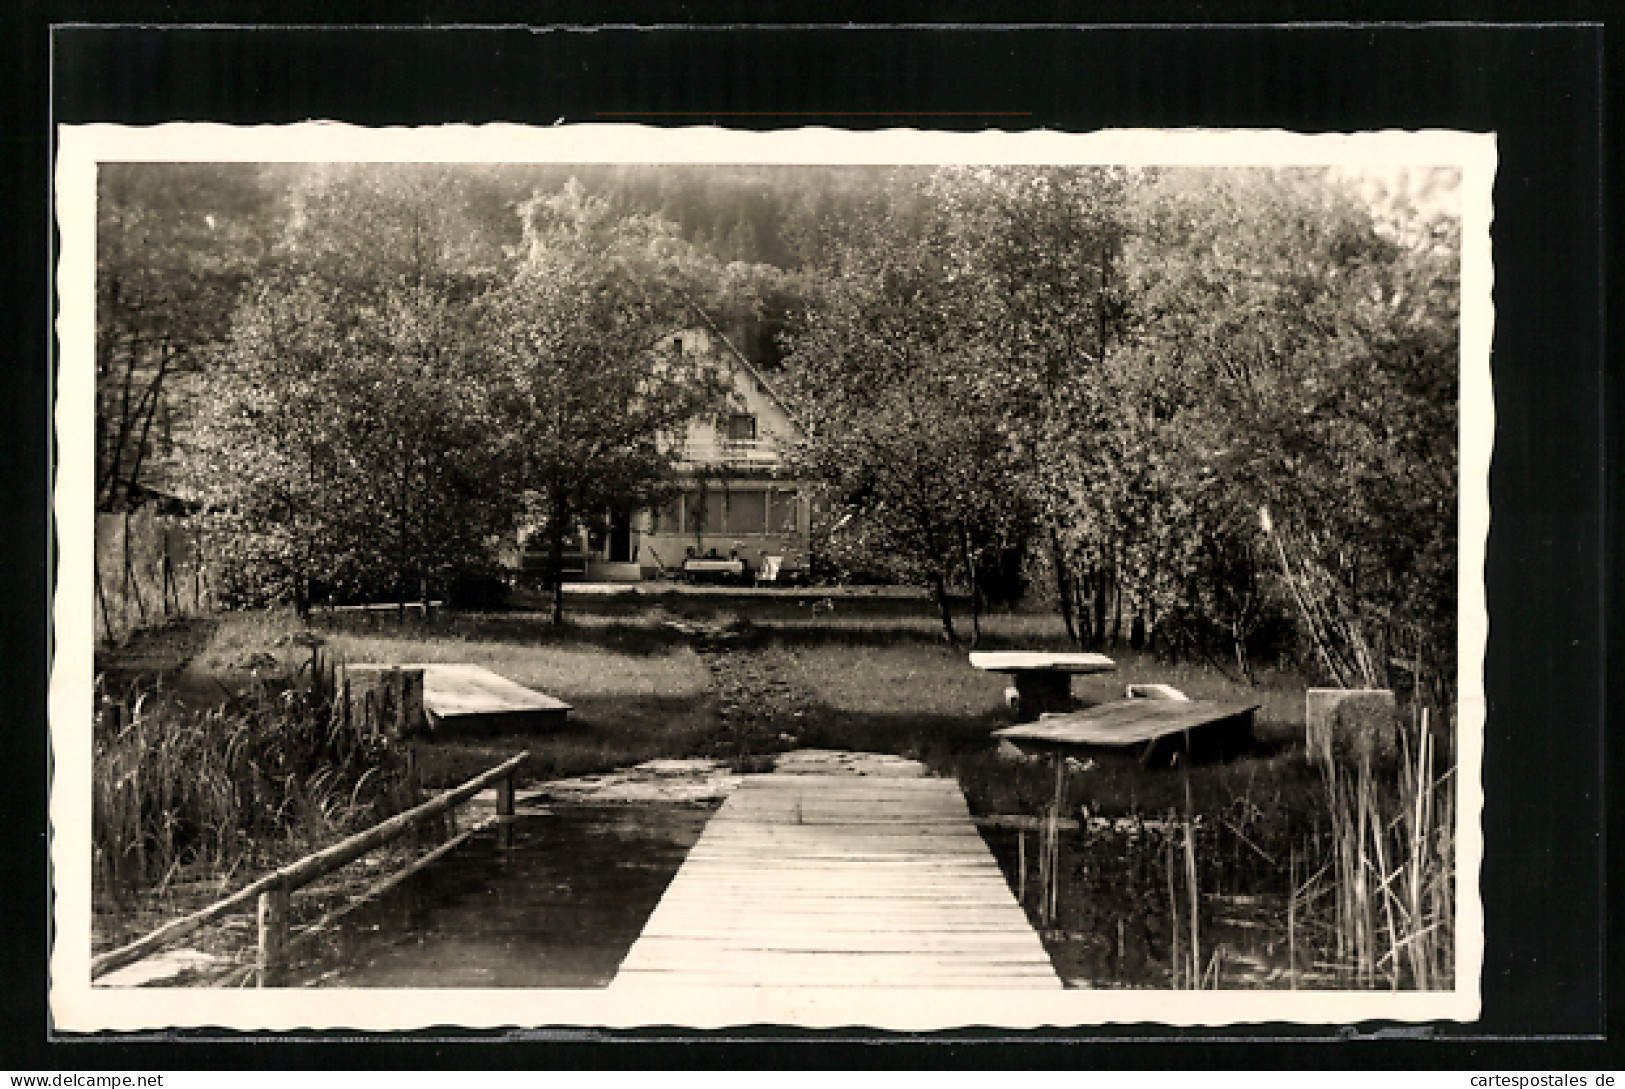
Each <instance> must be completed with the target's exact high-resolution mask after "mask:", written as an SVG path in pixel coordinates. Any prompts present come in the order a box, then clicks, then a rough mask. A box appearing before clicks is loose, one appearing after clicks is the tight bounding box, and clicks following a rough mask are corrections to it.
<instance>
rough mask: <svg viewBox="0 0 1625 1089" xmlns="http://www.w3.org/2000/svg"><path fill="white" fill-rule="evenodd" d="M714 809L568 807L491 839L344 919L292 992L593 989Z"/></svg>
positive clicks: (490, 834) (299, 971)
mask: <svg viewBox="0 0 1625 1089" xmlns="http://www.w3.org/2000/svg"><path fill="white" fill-rule="evenodd" d="M714 808H715V807H714V806H702V805H684V806H675V805H669V804H667V805H634V804H618V805H565V806H553V807H550V808H549V810H548V811H546V812H540V813H531V814H523V813H522V814H521V815H520V816H519V817H517V818H516V819H515V820H514V822H513V824H512V826H511V827H512V846H511V847H504V846H503V845H502V844H501V843H499V841H498V834H497V831H496V830H495V829H487V830H485V831H482V832H480V833H478V834H477V835H475V836H473V837H471V838H470V840H469V841H468V842H467V843H465V844H463V845H462V846H461V847H459V848H458V849H457V850H456V851H453V852H452V853H451V854H450V855H449V856H448V857H447V858H445V859H443V860H441V861H440V862H438V863H436V864H435V865H433V866H430V867H429V868H428V869H426V870H425V871H424V872H422V873H419V874H417V875H415V876H414V877H413V878H412V879H410V880H409V881H407V882H406V883H405V884H404V885H402V886H401V887H400V888H399V889H396V890H394V891H393V892H391V893H390V894H388V895H387V896H385V897H384V898H383V899H382V900H381V901H380V902H379V903H377V904H375V905H372V906H370V907H367V908H364V909H362V910H360V911H357V912H356V913H355V914H353V915H351V916H350V917H349V918H348V919H346V920H345V921H344V923H343V925H342V927H341V928H340V932H338V933H336V934H334V935H331V936H329V937H326V938H324V939H323V940H322V943H321V944H320V945H319V946H318V947H317V948H314V949H312V950H311V952H310V953H309V954H308V955H307V960H306V961H305V963H303V964H301V965H298V966H296V967H295V968H294V969H293V971H292V972H291V974H290V977H289V979H288V985H290V986H296V987H297V986H320V987H603V986H606V985H607V984H608V983H609V982H610V980H611V979H613V978H614V977H615V972H616V970H617V969H618V968H619V967H620V963H621V960H622V959H623V958H624V957H625V956H626V952H627V950H628V949H630V948H631V946H632V943H633V942H634V941H635V940H636V939H637V937H638V934H639V932H640V931H641V930H642V929H643V924H644V923H645V921H647V919H648V917H649V914H650V913H651V912H652V911H653V910H654V908H655V905H656V904H657V903H658V902H659V900H660V897H661V894H662V893H664V892H665V890H666V886H667V885H668V884H669V883H670V882H671V879H672V876H673V875H674V874H676V872H677V869H678V867H679V866H681V865H682V862H683V859H684V858H685V857H686V856H687V854H688V849H689V848H690V847H691V846H693V844H694V841H695V840H697V839H699V836H700V833H701V832H702V831H703V830H704V828H705V824H706V821H708V820H709V819H710V816H711V813H712V812H713V810H714Z"/></svg>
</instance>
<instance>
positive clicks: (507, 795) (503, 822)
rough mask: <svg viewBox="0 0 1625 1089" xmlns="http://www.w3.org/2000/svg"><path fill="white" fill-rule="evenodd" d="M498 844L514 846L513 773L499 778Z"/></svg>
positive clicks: (502, 846)
mask: <svg viewBox="0 0 1625 1089" xmlns="http://www.w3.org/2000/svg"><path fill="white" fill-rule="evenodd" d="M497 846H499V847H501V848H503V849H504V850H506V849H507V848H509V847H512V846H513V773H512V772H509V773H508V774H507V775H504V776H503V777H502V778H500V779H498V780H497Z"/></svg>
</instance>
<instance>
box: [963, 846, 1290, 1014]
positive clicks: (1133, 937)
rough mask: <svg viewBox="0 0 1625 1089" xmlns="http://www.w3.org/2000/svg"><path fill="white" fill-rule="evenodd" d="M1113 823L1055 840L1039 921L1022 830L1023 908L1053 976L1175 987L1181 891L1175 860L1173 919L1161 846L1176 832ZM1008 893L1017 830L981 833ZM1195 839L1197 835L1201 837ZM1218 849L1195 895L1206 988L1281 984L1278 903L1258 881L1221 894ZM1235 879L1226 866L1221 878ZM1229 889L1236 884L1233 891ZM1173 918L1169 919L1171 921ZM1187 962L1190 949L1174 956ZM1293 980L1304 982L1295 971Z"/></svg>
mask: <svg viewBox="0 0 1625 1089" xmlns="http://www.w3.org/2000/svg"><path fill="white" fill-rule="evenodd" d="M1115 823H1116V824H1118V825H1120V827H1107V828H1103V829H1100V828H1097V829H1078V830H1076V831H1073V832H1069V833H1063V834H1062V836H1061V844H1060V866H1059V873H1060V875H1061V882H1060V888H1059V890H1058V891H1057V894H1056V913H1055V917H1054V918H1053V919H1050V920H1045V919H1043V918H1041V916H1040V909H1039V903H1040V896H1039V884H1038V874H1037V870H1038V866H1037V861H1036V860H1037V856H1038V837H1037V835H1036V834H1035V833H1031V832H1029V833H1026V834H1025V835H1026V840H1027V842H1026V857H1027V890H1026V896H1025V897H1024V898H1023V899H1024V902H1023V907H1024V908H1025V909H1026V912H1027V918H1028V921H1029V922H1030V923H1032V925H1033V929H1034V930H1036V931H1037V932H1038V936H1039V938H1040V940H1042V941H1043V943H1044V948H1045V950H1046V951H1047V952H1048V953H1049V956H1050V961H1051V962H1052V963H1053V964H1054V965H1055V971H1056V973H1057V974H1058V975H1060V977H1061V979H1062V981H1063V982H1064V983H1065V984H1066V986H1068V987H1084V988H1112V987H1135V988H1152V989H1161V988H1168V987H1171V986H1174V973H1173V960H1174V952H1175V946H1174V928H1175V926H1176V925H1177V926H1178V927H1179V940H1180V942H1181V943H1184V942H1187V941H1188V940H1189V939H1188V936H1187V935H1188V933H1189V929H1188V928H1189V926H1190V920H1189V916H1188V915H1187V914H1185V905H1186V904H1187V903H1188V901H1187V900H1186V899H1184V898H1185V897H1187V896H1188V888H1187V887H1185V885H1184V880H1183V871H1182V870H1181V869H1180V868H1179V865H1178V863H1179V862H1181V861H1182V857H1181V858H1180V859H1178V860H1177V861H1176V862H1175V872H1174V882H1173V884H1174V886H1175V890H1174V895H1176V896H1178V897H1180V901H1179V904H1180V913H1179V914H1178V915H1177V916H1176V914H1175V911H1174V909H1173V907H1172V905H1171V902H1170V883H1169V863H1170V861H1171V859H1170V857H1169V847H1170V844H1171V842H1178V839H1177V837H1178V836H1179V834H1180V832H1179V830H1178V829H1177V828H1175V829H1169V828H1166V827H1159V826H1158V822H1149V823H1146V822H1128V821H1121V822H1115ZM982 835H983V838H984V839H985V840H986V841H987V843H988V846H989V847H990V848H991V849H992V851H993V855H994V857H995V858H996V859H997V860H998V862H999V866H1000V868H1001V869H1002V870H1003V871H1004V874H1005V878H1006V880H1007V881H1008V882H1009V883H1010V888H1011V891H1012V892H1019V888H1020V880H1019V875H1020V872H1021V865H1020V854H1021V848H1020V844H1019V841H1018V833H1017V832H1014V831H1010V830H1008V829H998V828H987V829H983V832H982ZM1199 838H1200V837H1199ZM1215 854H1216V852H1214V851H1212V850H1207V851H1205V852H1204V853H1203V862H1202V869H1203V871H1204V872H1203V880H1202V888H1203V889H1204V891H1203V893H1202V894H1201V897H1200V902H1201V916H1200V925H1199V928H1198V929H1199V934H1200V938H1199V940H1200V942H1201V949H1202V955H1201V960H1202V963H1203V968H1204V972H1205V973H1207V978H1206V980H1205V985H1206V986H1209V987H1221V988H1225V987H1228V988H1257V987H1286V986H1288V985H1289V981H1288V978H1287V972H1288V969H1289V966H1290V960H1289V957H1288V955H1287V954H1288V949H1287V943H1286V941H1285V940H1284V937H1285V935H1284V931H1283V928H1282V926H1281V925H1280V923H1281V922H1282V920H1283V918H1284V916H1285V913H1286V898H1285V897H1284V896H1282V895H1278V894H1275V893H1273V892H1270V891H1258V890H1260V888H1261V886H1264V885H1265V884H1266V883H1265V882H1264V881H1262V880H1258V879H1257V878H1256V876H1255V875H1253V874H1250V873H1249V874H1248V875H1247V877H1248V878H1250V880H1247V881H1245V882H1244V883H1243V885H1242V887H1245V888H1248V889H1249V890H1252V891H1249V892H1246V893H1239V892H1238V893H1230V894H1221V893H1217V892H1213V891H1210V890H1213V889H1216V888H1219V887H1221V885H1220V874H1219V873H1218V870H1219V868H1220V867H1219V866H1218V865H1217V863H1218V862H1219V860H1218V859H1217V858H1215V857H1214V856H1215ZM1224 876H1225V877H1226V878H1229V879H1230V880H1231V881H1234V879H1235V877H1236V874H1235V872H1234V867H1232V869H1231V872H1227V873H1225V874H1224ZM1231 887H1234V885H1232V886H1231ZM1176 920H1177V922H1176ZM1182 952H1183V955H1185V956H1188V955H1189V954H1188V949H1187V950H1185V951H1182ZM1296 982H1297V983H1298V985H1300V986H1302V985H1305V984H1306V983H1308V982H1309V981H1308V980H1307V979H1305V978H1304V977H1303V976H1302V974H1301V973H1300V974H1299V975H1298V976H1297V979H1296Z"/></svg>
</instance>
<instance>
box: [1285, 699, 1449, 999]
mask: <svg viewBox="0 0 1625 1089" xmlns="http://www.w3.org/2000/svg"><path fill="white" fill-rule="evenodd" d="M1428 725H1429V723H1428V711H1427V710H1426V709H1423V710H1421V711H1419V712H1418V713H1417V717H1416V719H1415V720H1414V722H1413V728H1412V729H1409V730H1401V731H1400V751H1399V754H1398V758H1397V760H1396V761H1394V762H1393V763H1392V764H1391V765H1390V764H1388V763H1387V762H1384V761H1379V760H1378V759H1376V758H1375V757H1374V756H1373V754H1372V752H1370V751H1369V750H1368V749H1367V750H1362V751H1360V752H1358V753H1352V754H1350V753H1345V754H1340V756H1339V757H1338V758H1337V759H1335V760H1332V761H1330V762H1329V763H1328V764H1327V765H1326V766H1325V769H1324V777H1325V787H1326V794H1327V802H1328V813H1329V816H1330V822H1331V828H1330V833H1329V836H1328V837H1326V847H1327V851H1326V854H1327V856H1329V857H1327V858H1326V860H1325V862H1324V864H1323V865H1322V866H1321V867H1319V868H1318V869H1316V870H1315V871H1314V872H1313V873H1312V874H1311V876H1310V877H1309V878H1308V879H1307V880H1305V881H1304V882H1303V884H1301V885H1298V884H1296V882H1294V889H1293V893H1292V900H1291V905H1292V909H1293V920H1292V927H1293V931H1294V933H1293V944H1294V946H1296V943H1297V938H1298V932H1299V931H1300V930H1306V931H1307V930H1309V929H1310V928H1309V927H1307V926H1305V923H1306V922H1307V921H1308V920H1307V919H1305V920H1304V921H1303V922H1300V915H1301V916H1307V915H1309V914H1311V912H1312V911H1314V910H1315V909H1317V908H1318V910H1319V912H1320V914H1321V916H1322V918H1321V920H1320V924H1321V925H1320V927H1319V931H1318V937H1319V941H1320V944H1321V946H1322V948H1321V954H1322V956H1323V957H1324V958H1325V962H1327V963H1329V964H1331V965H1333V966H1334V967H1335V968H1336V970H1337V971H1338V972H1339V973H1340V974H1341V976H1342V977H1343V979H1344V980H1345V981H1346V982H1348V983H1350V984H1353V985H1355V986H1361V987H1388V988H1391V989H1395V990H1398V989H1413V990H1432V989H1439V988H1448V987H1450V986H1452V985H1453V984H1454V979H1455V907H1456V902H1455V853H1456V839H1455V779H1454V769H1450V768H1446V769H1444V770H1440V768H1439V767H1438V756H1437V752H1436V747H1435V743H1434V741H1433V737H1432V732H1431V731H1430V730H1429V728H1428ZM1328 901H1329V906H1327V902H1328Z"/></svg>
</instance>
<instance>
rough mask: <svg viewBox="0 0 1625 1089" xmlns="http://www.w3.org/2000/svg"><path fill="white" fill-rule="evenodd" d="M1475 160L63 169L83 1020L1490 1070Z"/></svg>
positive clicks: (248, 137) (75, 948)
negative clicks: (702, 1034)
mask: <svg viewBox="0 0 1625 1089" xmlns="http://www.w3.org/2000/svg"><path fill="white" fill-rule="evenodd" d="M1495 147H1496V145H1495V138H1494V136H1493V135H1489V134H1478V135H1472V134H1465V133H1453V132H1421V133H1403V132H1387V133H1366V134H1358V133H1355V134H1346V135H1322V136H1301V135H1293V134H1288V133H1280V132H1219V131H1188V132H1179V133H1172V132H1167V133H1164V132H1145V131H1133V132H1116V133H1113V132H1107V133H1097V134H1092V135H1068V134H1061V133H1053V132H1052V133H1043V132H1031V133H1024V134H1001V133H992V132H990V133H982V134H952V133H932V132H929V131H923V130H910V131H902V130H898V131H892V132H856V131H841V130H837V129H820V130H812V129H808V130H783V131H778V132H773V133H746V132H737V131H729V130H727V129H723V128H706V129H697V128H696V129H682V128H665V129H654V128H644V127H640V126H637V125H630V124H621V125H564V126H559V127H556V128H553V129H535V128H520V127H503V126H492V127H486V128H478V127H475V128H463V129H458V130H452V129H441V128H435V127H424V128H421V129H409V130H393V131H388V132H386V131H382V130H369V129H366V128H362V127H351V126H344V125H336V124H320V123H310V124H304V125H289V126H282V127H269V128H260V129H248V128H232V127H230V126H204V125H184V124H181V125H165V126H157V127H153V128H134V127H131V128H124V127H119V126H111V125H109V126H78V127H70V128H67V129H65V130H64V131H63V134H62V137H61V141H60V159H59V163H58V168H57V183H56V184H57V209H58V227H59V229H60V231H61V238H62V248H61V262H60V266H59V273H58V280H57V282H58V287H59V290H60V293H61V312H60V318H59V322H58V335H59V337H60V340H61V345H62V371H61V380H60V384H59V388H58V391H57V392H58V399H57V426H58V433H59V436H60V448H61V456H62V459H63V466H64V468H63V471H62V474H61V475H60V476H59V478H58V482H57V491H56V516H57V519H58V521H59V524H60V525H61V526H62V527H63V528H62V534H61V536H62V543H61V562H60V569H59V577H58V584H57V591H56V601H55V617H56V622H57V626H58V631H59V635H58V640H59V642H58V653H57V658H56V662H55V665H54V671H53V676H52V723H51V728H52V744H53V748H54V752H55V759H56V770H55V778H54V780H53V786H52V795H51V809H52V820H53V826H54V828H55V829H56V836H55V839H54V840H53V843H52V852H53V874H54V876H53V893H54V896H55V933H56V939H55V945H54V947H53V950H52V964H51V971H52V1013H53V1017H54V1018H55V1020H56V1022H57V1023H58V1024H59V1025H61V1026H63V1027H66V1028H69V1029H72V1030H94V1029H134V1028H154V1027H164V1028H167V1027H185V1026H196V1025H222V1024H223V1025H229V1026H233V1027H237V1028H259V1029H272V1030H280V1029H290V1028H310V1027H314V1028H357V1029H364V1030H365V1029H373V1030H379V1029H393V1028H414V1027H421V1026H423V1025H429V1024H446V1023H448V1022H450V1023H453V1024H458V1025H464V1026H469V1027H486V1026H498V1025H521V1026H538V1025H603V1026H637V1025H645V1024H677V1025H688V1026H693V1027H696V1028H718V1027H727V1026H731V1025H741V1024H753V1023H764V1022H767V1023H780V1024H791V1025H803V1026H811V1027H819V1026H830V1025H860V1026H871V1027H876V1028H895V1029H934V1028H951V1027H959V1026H965V1025H1006V1026H1011V1027H1032V1026H1042V1025H1064V1026H1076V1025H1098V1024H1104V1023H1108V1022H1113V1021H1152V1022H1161V1023H1166V1024H1186V1025H1189V1024H1231V1023H1235V1022H1238V1021H1258V1020H1265V1019H1268V1020H1276V1021H1287V1022H1302V1023H1309V1024H1327V1023H1349V1022H1354V1021H1358V1020H1362V1019H1370V1018H1383V1019H1388V1020H1393V1021H1420V1020H1440V1019H1454V1020H1458V1021H1463V1020H1471V1019H1472V1018H1474V1017H1475V1016H1476V1015H1477V1014H1478V1012H1479V986H1480V979H1479V976H1480V969H1481V963H1482V956H1483V934H1482V909H1481V906H1480V902H1479V886H1478V870H1479V865H1480V861H1481V855H1482V846H1481V842H1480V831H1479V829H1480V810H1481V808H1482V802H1483V798H1482V788H1481V784H1480V761H1481V759H1482V747H1483V718H1484V696H1483V656H1484V640H1485V629H1486V623H1485V609H1484V593H1483V583H1482V571H1483V565H1484V546H1485V534H1486V531H1487V527H1488V518H1489V507H1488V490H1487V484H1486V477H1487V473H1488V468H1489V442H1490V427H1491V424H1492V422H1493V421H1492V419H1491V409H1490V393H1489V382H1490V374H1489V344H1490V334H1491V326H1492V316H1491V312H1490V286H1489V285H1490V261H1489V221H1490V217H1489V207H1490V201H1489V195H1490V187H1491V184H1492V182H1493V179H1494V173H1495Z"/></svg>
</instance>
